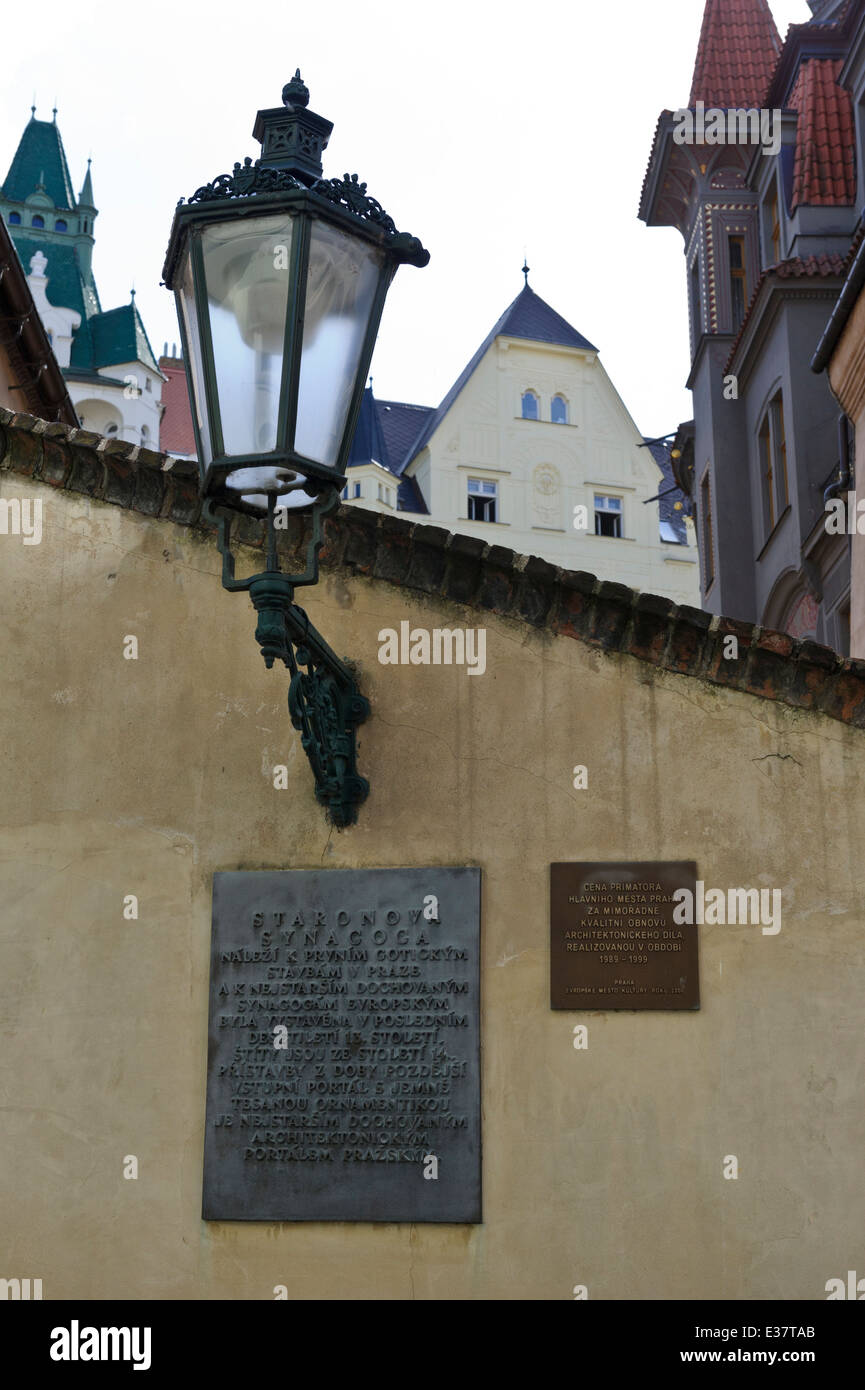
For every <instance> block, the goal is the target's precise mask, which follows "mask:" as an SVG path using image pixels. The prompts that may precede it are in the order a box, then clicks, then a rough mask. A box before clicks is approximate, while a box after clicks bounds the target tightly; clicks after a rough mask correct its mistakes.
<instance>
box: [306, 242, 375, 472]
mask: <svg viewBox="0 0 865 1390" xmlns="http://www.w3.org/2000/svg"><path fill="white" fill-rule="evenodd" d="M383 261H384V257H383V255H382V253H381V252H380V251H379V250H378V249H377V248H376V247H374V246H370V245H369V244H368V243H367V242H365V241H361V240H359V238H357V237H353V236H351V235H350V234H349V233H348V232H343V231H341V230H340V229H339V228H337V227H332V226H330V225H329V224H328V223H326V222H316V223H314V224H313V228H312V236H311V238H310V250H309V275H308V277H307V289H306V309H305V317H304V328H303V348H302V351H301V359H300V386H299V391H298V403H297V425H296V428H295V435H294V446H295V449H296V450H297V452H298V453H299V454H302V455H303V456H304V458H309V459H314V460H315V461H316V463H323V464H325V465H326V466H327V467H328V468H334V467H335V466H336V463H337V456H338V454H339V446H340V444H341V442H342V436H343V433H344V431H345V424H346V418H347V416H348V409H349V406H350V404H351V397H352V391H353V389H354V385H355V380H356V377H357V372H358V367H359V366H360V355H361V351H362V349H363V343H364V338H365V336H366V330H367V325H368V323H369V318H370V314H371V313H372V307H373V300H374V297H375V291H376V285H377V284H378V278H379V275H380V274H381V271H382V265H383Z"/></svg>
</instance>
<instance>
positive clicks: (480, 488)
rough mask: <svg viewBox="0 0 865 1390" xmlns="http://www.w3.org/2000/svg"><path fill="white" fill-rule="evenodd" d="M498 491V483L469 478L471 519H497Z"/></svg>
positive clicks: (484, 479)
mask: <svg viewBox="0 0 865 1390" xmlns="http://www.w3.org/2000/svg"><path fill="white" fill-rule="evenodd" d="M498 492H499V485H498V483H491V482H489V481H488V480H487V479H486V478H469V503H468V505H469V521H496V520H497V519H498V518H497V510H498Z"/></svg>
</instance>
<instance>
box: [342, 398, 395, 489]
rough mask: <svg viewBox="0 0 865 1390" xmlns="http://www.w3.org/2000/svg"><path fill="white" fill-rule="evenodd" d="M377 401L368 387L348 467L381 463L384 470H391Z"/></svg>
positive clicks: (358, 419)
mask: <svg viewBox="0 0 865 1390" xmlns="http://www.w3.org/2000/svg"><path fill="white" fill-rule="evenodd" d="M377 404H378V403H377V401H376V400H375V397H374V396H373V394H372V387H371V386H367V388H366V390H365V391H364V393H363V399H362V400H361V403H360V414H359V416H358V418H357V428H356V429H355V432H354V439H353V440H352V441H351V449H350V451H349V455H348V467H349V468H352V467H353V466H355V465H357V464H360V463H370V462H374V463H380V464H381V466H382V467H383V468H387V469H390V471H391V472H393V471H394V470H393V469H392V468H391V463H390V455H389V452H388V447H387V444H386V443H385V438H384V434H383V432H382V428H381V424H380V423H379V417H378V410H377V409H376V406H377Z"/></svg>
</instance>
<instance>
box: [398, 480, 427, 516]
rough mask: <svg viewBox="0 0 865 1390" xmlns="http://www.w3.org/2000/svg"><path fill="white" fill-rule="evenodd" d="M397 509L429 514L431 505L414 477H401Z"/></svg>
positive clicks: (424, 514) (423, 514)
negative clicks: (428, 504)
mask: <svg viewBox="0 0 865 1390" xmlns="http://www.w3.org/2000/svg"><path fill="white" fill-rule="evenodd" d="M396 509H397V511H398V512H419V513H420V514H421V516H429V507H428V506H427V504H426V502H425V501H424V500H423V493H422V492H421V490H420V488H419V487H418V485H417V483H416V481H415V479H414V478H400V480H399V487H398V488H397V494H396Z"/></svg>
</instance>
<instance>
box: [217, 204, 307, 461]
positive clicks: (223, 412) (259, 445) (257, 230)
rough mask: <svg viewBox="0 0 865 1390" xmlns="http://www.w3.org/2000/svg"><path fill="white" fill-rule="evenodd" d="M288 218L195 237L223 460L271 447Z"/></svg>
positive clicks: (228, 226) (226, 226) (221, 227)
mask: <svg viewBox="0 0 865 1390" xmlns="http://www.w3.org/2000/svg"><path fill="white" fill-rule="evenodd" d="M291 237H292V219H291V218H290V217H289V216H287V215H286V214H284V213H282V214H280V215H278V216H275V217H256V218H249V219H236V220H234V221H232V222H227V223H221V224H217V225H215V226H210V227H205V229H204V233H203V236H202V250H203V253H204V278H205V282H206V287H207V307H208V313H209V316H210V334H211V339H212V342H213V361H214V367H215V369H216V385H217V391H218V396H219V413H220V419H221V422H222V443H223V449H224V452H225V453H226V454H266V453H269V452H270V450H272V449H275V448H276V434H277V425H278V417H279V391H280V385H281V382H282V357H283V351H284V345H285V315H286V307H287V305H288V290H289V276H290V271H289V267H290V264H291Z"/></svg>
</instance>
